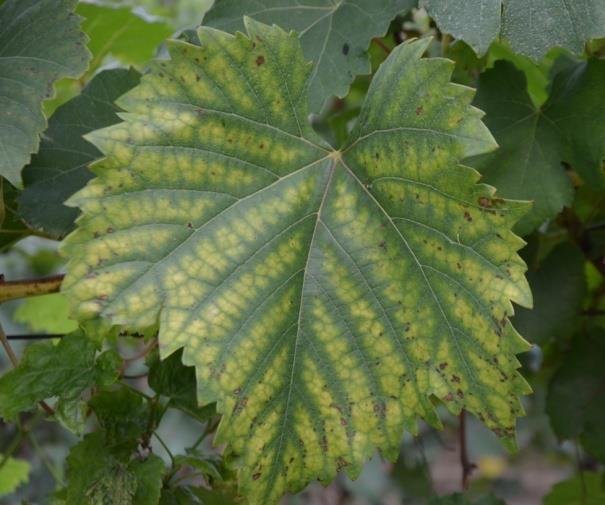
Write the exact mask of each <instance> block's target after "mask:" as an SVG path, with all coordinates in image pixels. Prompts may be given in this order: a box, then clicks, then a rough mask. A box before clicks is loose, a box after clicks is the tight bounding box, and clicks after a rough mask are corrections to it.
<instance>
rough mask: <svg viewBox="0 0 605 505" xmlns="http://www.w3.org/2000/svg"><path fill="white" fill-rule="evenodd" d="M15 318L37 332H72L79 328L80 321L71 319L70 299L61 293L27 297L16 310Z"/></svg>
mask: <svg viewBox="0 0 605 505" xmlns="http://www.w3.org/2000/svg"><path fill="white" fill-rule="evenodd" d="M14 319H15V321H16V322H17V323H21V324H25V325H27V326H28V328H29V329H30V330H31V331H33V332H36V333H37V332H42V333H71V332H72V331H75V330H77V329H78V323H77V322H76V321H74V320H73V319H69V301H68V300H67V298H66V297H65V295H62V294H61V293H52V294H50V295H43V296H33V297H31V298H27V299H26V300H24V302H23V303H22V304H21V305H19V307H17V310H15V315H14Z"/></svg>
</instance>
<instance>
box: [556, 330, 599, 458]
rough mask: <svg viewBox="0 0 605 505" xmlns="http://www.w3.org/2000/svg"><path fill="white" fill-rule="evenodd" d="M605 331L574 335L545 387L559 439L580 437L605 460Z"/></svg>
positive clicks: (589, 448) (588, 449) (584, 444)
mask: <svg viewBox="0 0 605 505" xmlns="http://www.w3.org/2000/svg"><path fill="white" fill-rule="evenodd" d="M604 360H605V333H603V332H596V331H594V330H593V332H592V333H589V334H587V335H581V336H577V337H576V338H575V339H574V340H573V341H572V347H571V350H570V351H569V352H567V353H566V354H565V360H564V361H563V363H562V365H561V366H560V367H559V369H558V370H557V371H556V372H555V374H554V376H553V378H552V380H551V383H550V385H549V387H548V396H547V399H546V412H547V414H548V415H549V417H550V422H551V425H552V427H553V430H554V432H555V434H556V435H557V436H558V437H559V438H561V439H569V438H576V437H579V438H580V441H581V442H582V445H583V446H584V448H585V449H586V450H587V451H588V452H589V453H591V454H593V455H594V456H595V457H597V458H599V459H600V460H601V461H604V462H605V434H604V433H603V425H604V424H605V404H604V403H603V401H602V398H603V390H604V388H605V370H604V369H603V363H604Z"/></svg>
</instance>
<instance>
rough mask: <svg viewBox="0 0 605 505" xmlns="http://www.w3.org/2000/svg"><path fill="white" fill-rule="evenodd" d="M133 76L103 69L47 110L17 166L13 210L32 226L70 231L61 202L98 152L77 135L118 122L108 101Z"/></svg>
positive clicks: (70, 212) (81, 181)
mask: <svg viewBox="0 0 605 505" xmlns="http://www.w3.org/2000/svg"><path fill="white" fill-rule="evenodd" d="M82 5H87V4H82ZM90 7H94V6H92V5H91V6H90ZM139 78H140V76H139V73H138V72H136V71H135V70H132V69H131V70H126V69H113V70H105V71H103V72H101V73H99V74H98V75H96V76H95V77H94V79H93V80H92V81H90V83H88V85H87V86H86V87H85V88H84V90H83V91H82V94H81V95H79V96H77V97H75V98H73V99H71V100H70V101H69V102H67V103H66V104H64V105H62V106H61V107H59V109H57V111H56V112H55V113H54V114H53V116H52V117H51V119H50V121H49V126H48V130H46V132H45V134H44V139H43V140H42V143H41V145H40V152H39V153H38V154H36V155H35V156H33V158H32V161H31V163H30V164H29V165H28V166H27V167H25V169H24V170H23V181H24V183H25V189H24V191H23V193H22V194H21V196H20V198H19V211H20V213H21V215H22V216H23V218H24V219H25V220H26V221H27V222H28V223H29V224H30V225H31V226H32V227H34V228H36V229H38V230H41V231H43V232H45V233H47V234H49V235H50V236H52V237H55V238H61V237H63V236H64V235H66V234H67V233H69V232H70V231H71V230H72V229H73V226H74V221H75V219H76V217H77V215H78V212H77V210H76V209H71V208H68V207H66V206H65V205H63V202H64V201H65V200H66V199H67V198H68V197H69V196H71V195H72V194H73V193H75V192H76V191H77V190H78V189H80V188H82V187H83V186H84V185H85V184H86V182H87V181H88V180H89V179H90V178H91V177H92V174H91V173H90V172H89V171H88V169H87V167H88V164H89V163H90V162H91V161H94V160H95V159H96V158H98V157H99V156H100V153H99V151H98V150H97V148H96V147H94V146H93V145H92V144H91V143H89V142H87V141H86V140H84V139H83V138H82V136H83V135H84V134H86V133H89V132H91V131H92V130H95V129H97V128H102V127H104V126H109V125H111V124H114V123H117V122H118V121H119V118H118V116H117V112H118V111H119V110H120V109H119V108H118V107H117V106H116V105H114V103H113V102H114V101H115V100H116V99H117V98H118V97H119V96H120V95H123V94H124V93H125V92H126V91H128V90H129V89H131V88H132V87H134V86H135V85H136V84H138V82H139Z"/></svg>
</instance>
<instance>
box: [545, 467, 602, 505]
mask: <svg viewBox="0 0 605 505" xmlns="http://www.w3.org/2000/svg"><path fill="white" fill-rule="evenodd" d="M603 502H605V481H604V477H603V474H600V473H596V472H585V471H583V472H582V475H576V476H574V477H572V478H570V479H567V480H564V481H562V482H558V483H557V484H555V485H554V486H553V488H552V489H551V490H550V492H549V493H548V494H547V495H546V496H545V497H544V505H601V504H602V503H603Z"/></svg>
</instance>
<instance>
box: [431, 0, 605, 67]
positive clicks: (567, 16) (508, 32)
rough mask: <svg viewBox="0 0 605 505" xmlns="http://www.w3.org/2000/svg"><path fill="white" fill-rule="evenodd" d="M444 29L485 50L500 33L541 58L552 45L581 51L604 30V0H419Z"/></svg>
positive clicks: (523, 51)
mask: <svg viewBox="0 0 605 505" xmlns="http://www.w3.org/2000/svg"><path fill="white" fill-rule="evenodd" d="M420 4H421V5H422V6H424V7H426V9H427V11H428V13H429V14H430V15H431V17H433V18H434V19H435V21H436V22H437V25H438V26H439V28H440V29H441V31H443V32H447V33H450V34H452V35H453V36H454V37H456V38H460V39H462V40H464V41H465V42H467V43H468V44H469V45H471V46H472V47H473V49H475V51H477V52H478V53H479V54H483V53H485V52H486V51H487V50H488V48H489V46H490V44H491V42H492V41H493V40H494V39H495V38H497V37H498V36H499V35H500V36H502V37H503V38H504V39H506V40H507V41H508V42H509V43H510V45H511V47H512V49H513V50H514V51H515V52H518V53H521V54H524V55H527V56H529V57H531V58H533V59H534V60H538V59H540V58H541V57H542V56H544V55H545V54H546V53H547V52H548V50H549V49H550V48H552V47H563V48H565V49H568V50H570V51H571V52H573V53H576V54H579V53H581V52H582V51H583V50H584V44H585V43H586V42H587V41H589V40H590V39H593V38H598V37H603V36H605V4H604V3H603V1H602V0H574V1H573V2H566V1H564V0H466V1H464V2H455V1H451V0H421V1H420Z"/></svg>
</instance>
